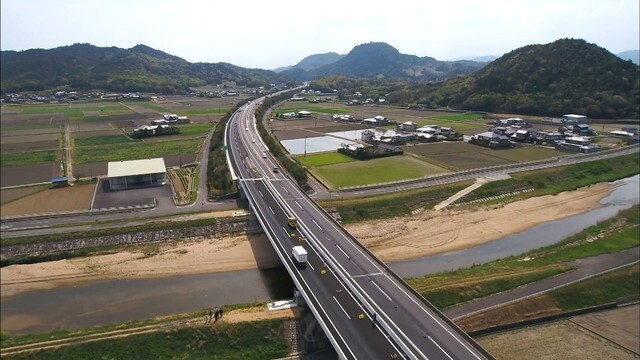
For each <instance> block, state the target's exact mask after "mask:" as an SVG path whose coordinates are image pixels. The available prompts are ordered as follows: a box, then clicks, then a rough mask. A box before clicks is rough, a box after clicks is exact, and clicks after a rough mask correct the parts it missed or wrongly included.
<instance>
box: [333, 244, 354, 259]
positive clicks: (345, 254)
mask: <svg viewBox="0 0 640 360" xmlns="http://www.w3.org/2000/svg"><path fill="white" fill-rule="evenodd" d="M336 247H337V248H338V250H340V251H342V253H343V254H344V256H346V257H347V259H351V258H350V257H349V255H348V254H347V253H346V252H344V250H342V248H341V247H340V246H338V244H336Z"/></svg>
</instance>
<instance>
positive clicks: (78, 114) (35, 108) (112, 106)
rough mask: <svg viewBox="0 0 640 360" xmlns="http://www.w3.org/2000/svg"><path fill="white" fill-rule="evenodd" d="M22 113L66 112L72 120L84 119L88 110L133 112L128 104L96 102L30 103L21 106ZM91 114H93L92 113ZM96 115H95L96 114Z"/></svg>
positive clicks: (103, 113)
mask: <svg viewBox="0 0 640 360" xmlns="http://www.w3.org/2000/svg"><path fill="white" fill-rule="evenodd" d="M21 110H22V111H21V112H20V113H21V114H23V115H30V114H64V115H66V116H67V117H69V119H71V120H83V119H84V118H85V111H86V112H99V114H100V115H119V114H133V111H131V110H130V109H128V108H127V107H126V106H124V105H121V104H118V103H114V102H108V103H103V102H94V103H88V104H60V105H30V106H21ZM90 116H91V115H90ZM94 116H95V115H94Z"/></svg>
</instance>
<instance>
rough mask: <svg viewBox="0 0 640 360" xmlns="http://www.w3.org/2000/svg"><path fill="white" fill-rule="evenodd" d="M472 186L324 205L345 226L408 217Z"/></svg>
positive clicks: (349, 200)
mask: <svg viewBox="0 0 640 360" xmlns="http://www.w3.org/2000/svg"><path fill="white" fill-rule="evenodd" d="M471 184H472V182H471V181H462V182H458V183H455V184H448V185H439V186H432V187H428V188H425V189H421V190H412V191H403V192H396V193H391V194H384V195H378V196H375V197H364V198H354V199H344V200H331V201H321V202H320V206H322V207H323V208H324V209H328V210H330V209H336V210H337V211H338V212H339V213H340V216H341V217H342V223H343V224H348V223H354V222H358V221H365V220H373V219H384V218H391V217H396V216H406V215H410V214H411V211H412V210H414V209H416V208H419V207H425V208H429V207H433V206H435V205H436V204H437V203H439V202H441V201H443V200H445V199H447V198H448V197H450V196H451V195H453V194H455V193H457V192H458V191H460V190H462V189H464V188H466V187H468V186H469V185H471Z"/></svg>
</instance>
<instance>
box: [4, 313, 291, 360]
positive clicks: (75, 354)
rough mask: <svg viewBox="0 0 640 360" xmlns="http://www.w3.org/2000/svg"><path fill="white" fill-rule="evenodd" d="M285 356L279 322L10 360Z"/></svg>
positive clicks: (184, 331) (161, 334)
mask: <svg viewBox="0 0 640 360" xmlns="http://www.w3.org/2000/svg"><path fill="white" fill-rule="evenodd" d="M288 353H289V347H288V345H287V343H286V341H285V339H284V336H283V320H264V321H256V322H241V323H236V324H226V323H221V324H215V326H206V327H205V326H203V327H186V328H180V329H175V330H164V331H158V332H150V333H146V334H144V333H143V334H136V335H131V336H127V337H122V338H120V339H118V340H117V341H114V340H113V339H105V340H98V341H92V342H87V343H81V344H77V345H73V346H67V347H62V348H57V349H48V350H44V351H39V352H35V353H26V354H17V355H12V356H11V357H10V358H11V359H33V358H37V359H71V360H72V359H92V358H100V359H129V358H136V359H237V360H249V359H256V360H261V359H273V358H281V357H284V356H286V355H287V354H288Z"/></svg>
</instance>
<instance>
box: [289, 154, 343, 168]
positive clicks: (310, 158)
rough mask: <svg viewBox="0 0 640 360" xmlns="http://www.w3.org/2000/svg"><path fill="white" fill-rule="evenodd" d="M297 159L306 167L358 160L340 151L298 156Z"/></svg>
mask: <svg viewBox="0 0 640 360" xmlns="http://www.w3.org/2000/svg"><path fill="white" fill-rule="evenodd" d="M296 160H297V161H298V162H299V163H301V164H302V165H304V166H306V167H316V166H325V165H334V164H342V163H348V162H353V161H356V160H355V159H353V158H351V157H349V156H347V155H344V154H340V153H338V152H332V153H324V154H313V155H307V156H298V157H296Z"/></svg>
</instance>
